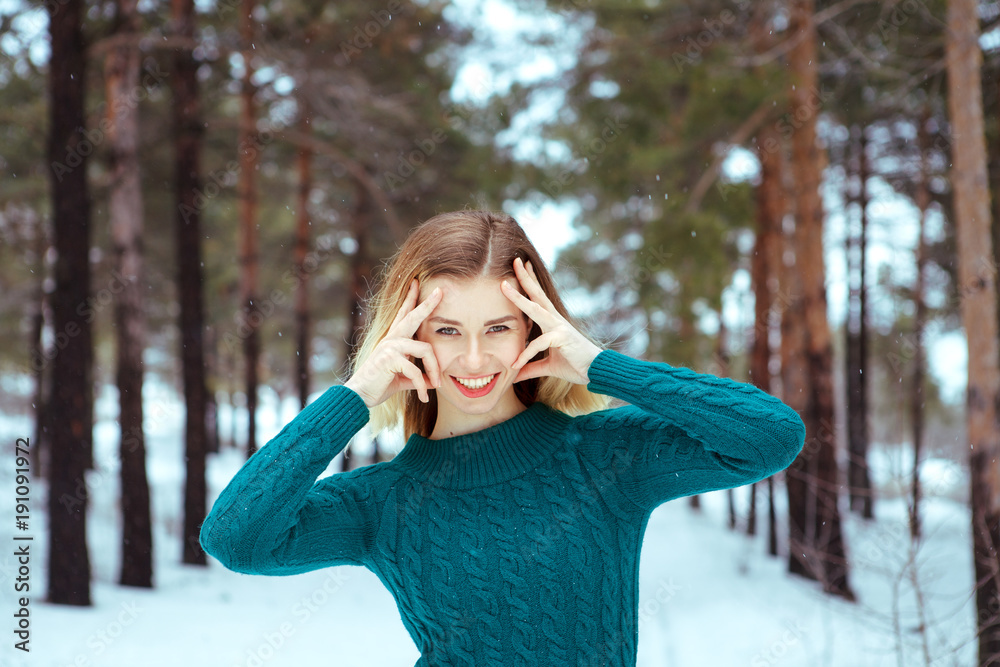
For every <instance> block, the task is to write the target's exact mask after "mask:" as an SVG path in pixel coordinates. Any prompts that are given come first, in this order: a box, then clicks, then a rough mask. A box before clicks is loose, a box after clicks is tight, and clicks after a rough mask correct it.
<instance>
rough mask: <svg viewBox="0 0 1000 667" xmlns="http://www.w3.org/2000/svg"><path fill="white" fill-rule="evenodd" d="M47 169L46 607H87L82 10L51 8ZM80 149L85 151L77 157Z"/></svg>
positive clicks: (88, 422)
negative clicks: (52, 257)
mask: <svg viewBox="0 0 1000 667" xmlns="http://www.w3.org/2000/svg"><path fill="white" fill-rule="evenodd" d="M46 8H47V9H48V12H49V35H50V39H49V44H50V48H51V52H50V56H49V114H50V116H49V118H50V125H49V146H48V153H49V170H50V174H51V177H52V181H51V182H52V218H53V226H52V229H53V239H54V245H55V248H56V253H57V258H56V265H55V282H56V289H55V292H54V293H53V295H52V326H53V330H54V331H56V332H65V333H66V346H65V347H64V348H62V349H61V350H60V352H59V353H58V354H57V355H56V356H55V358H54V359H53V360H52V368H51V373H52V381H51V385H50V386H51V387H52V399H51V402H50V404H49V410H50V413H51V414H57V415H59V418H58V419H53V420H51V425H52V431H51V436H52V437H51V441H50V442H51V445H52V454H51V458H50V464H49V494H48V495H49V503H48V505H49V554H48V568H47V570H48V601H49V602H53V603H56V604H70V605H81V606H90V604H91V600H90V556H89V554H88V551H87V522H86V517H87V503H88V492H87V485H86V480H85V479H84V471H85V470H86V469H87V468H88V466H89V461H90V451H91V447H92V443H93V411H92V406H93V389H92V387H91V363H92V361H91V360H92V349H93V342H92V334H91V323H90V321H89V320H88V318H87V317H81V316H80V315H79V314H78V313H77V310H76V309H77V306H78V305H79V304H82V303H86V302H87V298H88V297H89V296H90V193H89V191H88V188H87V159H86V156H87V155H89V154H90V152H91V151H92V150H93V145H89V146H84V144H85V143H88V144H89V141H88V140H87V139H86V137H85V136H84V135H83V133H81V132H80V131H79V129H80V128H81V127H84V122H85V121H84V93H85V90H86V88H85V85H86V84H85V80H84V74H85V72H86V62H87V51H86V48H85V46H84V44H83V36H82V34H81V32H82V31H81V21H82V19H83V10H84V3H83V2H82V0H66V1H65V2H63V3H49V4H47V5H46ZM81 148H83V150H81Z"/></svg>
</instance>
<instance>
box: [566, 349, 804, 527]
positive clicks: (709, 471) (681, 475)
mask: <svg viewBox="0 0 1000 667" xmlns="http://www.w3.org/2000/svg"><path fill="white" fill-rule="evenodd" d="M588 377H589V380H590V382H589V383H588V384H587V389H589V390H590V391H593V392H595V393H601V394H607V395H611V396H614V397H616V398H620V399H622V400H624V401H627V402H628V403H630V405H626V406H622V407H618V408H610V409H608V410H602V411H599V412H595V413H591V414H589V415H583V416H581V417H578V418H577V419H576V420H575V423H576V424H577V426H578V428H579V429H580V432H579V435H580V440H581V442H582V443H586V445H584V446H585V448H586V449H587V450H588V451H589V454H590V457H591V459H592V460H593V461H594V462H595V465H596V466H597V467H598V468H600V470H601V471H602V474H604V475H611V478H610V479H611V480H613V481H614V482H615V483H617V485H618V486H619V488H620V490H621V491H622V493H624V494H625V495H626V496H627V497H628V498H630V499H631V500H632V502H633V503H635V504H636V505H638V506H639V507H641V508H643V509H646V510H650V509H652V508H654V507H656V506H657V505H659V504H660V503H663V502H666V501H668V500H672V499H674V498H679V497H682V496H689V495H694V494H697V493H704V492H708V491H716V490H719V489H728V488H733V487H737V486H742V485H744V484H750V483H752V482H756V481H759V480H761V479H764V478H766V477H768V476H770V475H773V474H774V473H776V472H778V471H780V470H783V469H785V468H787V467H788V466H789V465H791V463H792V461H794V460H795V457H796V456H797V455H798V453H799V451H801V449H802V447H803V445H804V443H805V426H804V424H803V423H802V420H801V418H800V417H799V415H798V414H797V413H796V412H795V411H794V410H792V409H791V408H790V407H788V406H787V405H785V404H784V403H782V402H781V401H780V400H778V399H777V398H775V397H774V396H771V395H770V394H768V393H767V392H765V391H762V390H760V389H758V388H756V387H754V386H753V385H750V384H746V383H742V382H736V381H734V380H730V379H727V378H720V377H716V376H714V375H708V374H703V373H696V372H695V371H692V370H690V369H687V368H679V367H674V366H670V365H668V364H666V363H662V362H651V361H644V360H640V359H634V358H632V357H630V356H628V355H625V354H622V353H621V352H618V351H616V350H611V349H606V350H602V351H601V353H600V354H598V355H597V357H595V358H594V360H593V362H592V363H591V366H590V369H589V371H588Z"/></svg>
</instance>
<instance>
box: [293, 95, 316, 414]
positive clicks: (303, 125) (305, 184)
mask: <svg viewBox="0 0 1000 667" xmlns="http://www.w3.org/2000/svg"><path fill="white" fill-rule="evenodd" d="M298 103H299V105H300V106H301V117H300V118H299V130H300V131H301V132H302V133H303V134H306V135H309V134H310V133H311V125H310V115H309V106H308V102H307V101H306V99H305V96H304V95H303V96H300V97H299V99H298ZM298 169H299V191H298V204H297V206H296V218H297V225H296V234H295V271H296V275H297V276H298V283H297V284H296V288H295V290H296V291H295V323H296V341H297V342H296V346H295V348H296V349H295V354H296V357H295V368H296V381H297V384H298V389H299V404H300V406H301V408H302V409H305V407H306V403H307V402H308V400H309V355H310V346H309V328H310V325H309V269H308V268H307V267H306V255H307V253H308V252H309V225H310V223H309V192H310V191H311V190H312V150H310V149H309V147H308V146H307V145H306V144H302V145H300V146H299V153H298Z"/></svg>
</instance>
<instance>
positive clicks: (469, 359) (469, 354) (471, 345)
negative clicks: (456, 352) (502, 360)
mask: <svg viewBox="0 0 1000 667" xmlns="http://www.w3.org/2000/svg"><path fill="white" fill-rule="evenodd" d="M467 340H468V341H469V342H468V344H467V345H466V347H465V353H464V354H463V356H464V358H465V364H464V366H465V368H466V369H467V370H468V371H469V372H473V373H474V372H476V371H477V370H478V369H481V368H483V362H485V361H486V356H487V355H486V353H485V352H484V351H483V345H482V343H481V342H480V340H479V338H478V337H477V336H468V337H467Z"/></svg>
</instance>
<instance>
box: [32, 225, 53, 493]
mask: <svg viewBox="0 0 1000 667" xmlns="http://www.w3.org/2000/svg"><path fill="white" fill-rule="evenodd" d="M35 229H36V231H35V234H36V236H35V257H36V259H37V262H36V264H35V275H36V276H37V278H38V291H37V292H36V297H35V305H36V308H37V310H36V311H35V312H34V314H33V315H32V316H31V357H30V358H31V360H32V365H31V367H32V370H33V371H34V374H35V401H34V402H35V435H34V437H32V439H31V472H32V475H34V476H35V477H36V478H38V479H41V478H43V477H44V476H45V475H46V474H47V473H48V466H47V460H46V459H47V455H43V452H47V451H48V450H49V449H50V447H49V442H48V440H49V425H48V422H47V421H46V416H47V414H48V413H47V411H46V409H45V407H46V405H47V404H48V401H49V392H50V388H49V384H48V382H47V379H48V374H47V373H46V372H45V367H46V365H47V364H46V357H45V344H44V342H43V341H42V332H43V331H44V329H45V311H46V308H47V307H48V302H49V298H48V295H47V294H46V292H45V282H46V280H47V278H46V275H47V274H48V271H47V270H46V267H45V257H46V255H48V250H49V239H48V235H47V233H46V230H45V224H44V222H43V221H41V220H38V221H37V225H36V227H35Z"/></svg>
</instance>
